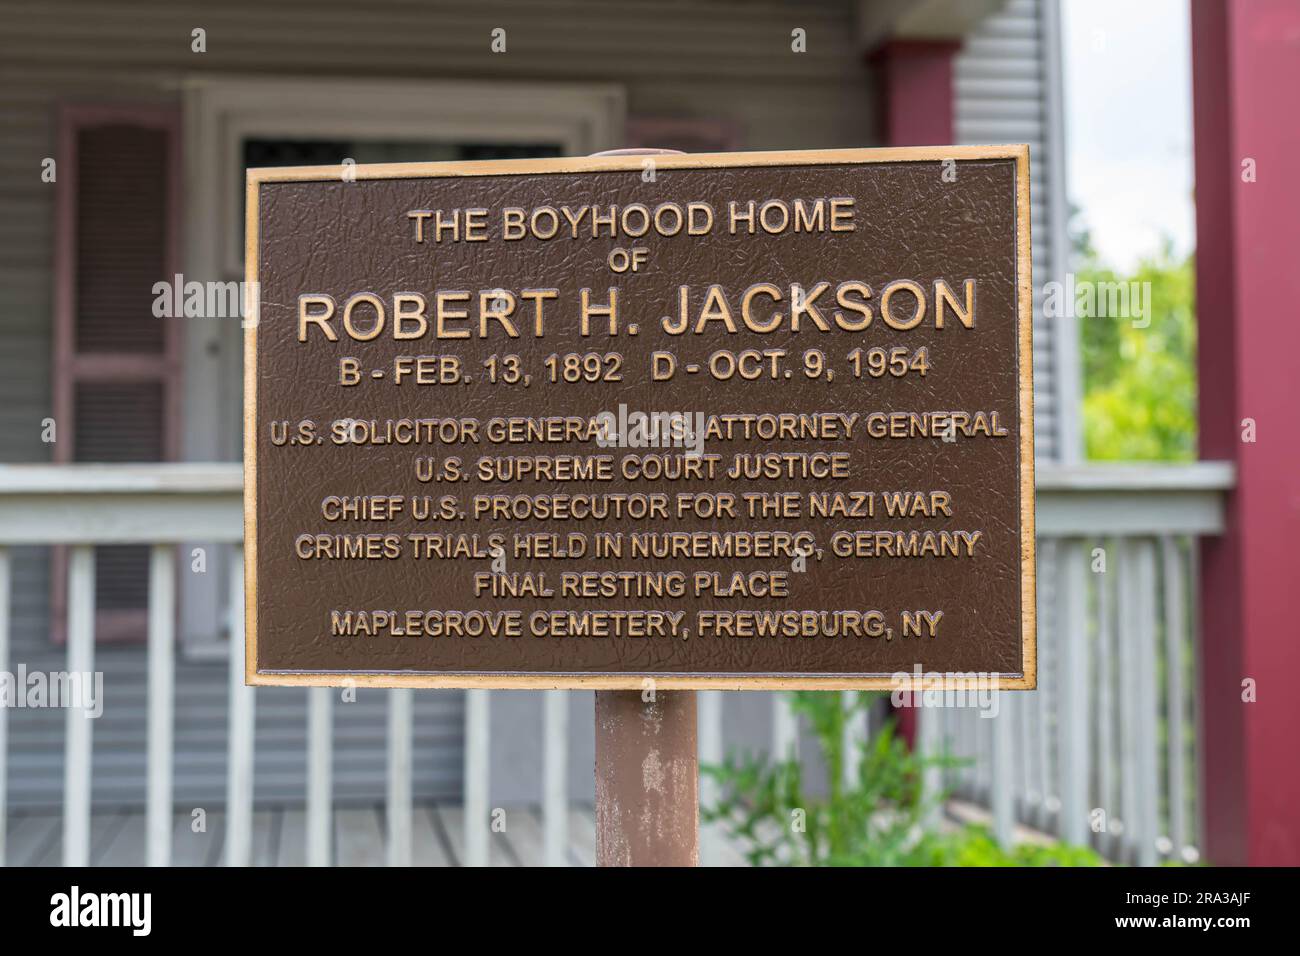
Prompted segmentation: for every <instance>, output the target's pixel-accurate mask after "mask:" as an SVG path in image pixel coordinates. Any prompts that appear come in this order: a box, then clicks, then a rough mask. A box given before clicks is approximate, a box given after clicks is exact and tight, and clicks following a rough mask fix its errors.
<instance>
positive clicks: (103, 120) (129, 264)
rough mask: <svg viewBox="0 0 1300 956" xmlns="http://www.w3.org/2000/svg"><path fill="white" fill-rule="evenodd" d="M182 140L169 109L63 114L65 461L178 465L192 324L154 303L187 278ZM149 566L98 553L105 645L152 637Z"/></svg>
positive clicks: (128, 551) (60, 303)
mask: <svg viewBox="0 0 1300 956" xmlns="http://www.w3.org/2000/svg"><path fill="white" fill-rule="evenodd" d="M178 135H179V123H178V116H177V113H176V111H175V110H173V109H170V108H159V107H146V106H141V107H125V108H123V107H111V108H98V107H69V108H67V109H65V110H64V112H63V116H62V124H61V140H62V141H61V143H60V162H59V178H58V183H57V185H58V197H59V198H58V207H59V234H58V256H57V259H58V263H57V268H56V282H57V283H58V287H57V289H56V303H57V309H56V313H57V314H56V321H55V330H56V331H55V349H54V376H53V382H54V392H55V394H54V407H55V420H56V422H57V423H58V429H59V434H58V441H57V442H56V443H55V446H54V447H55V460H56V461H59V462H96V463H101V462H148V461H165V460H168V459H173V458H174V457H175V452H176V438H177V435H176V427H175V422H176V418H177V415H176V411H177V408H178V403H179V401H180V393H179V388H178V377H179V376H178V372H179V354H178V346H179V340H180V330H179V328H178V324H179V323H180V322H182V321H187V320H185V319H183V318H181V317H174V318H158V317H156V316H155V315H154V309H153V303H154V298H155V294H154V285H155V283H157V282H159V281H163V282H168V283H171V282H172V281H173V277H174V276H175V274H176V273H177V272H178V271H179V269H178V268H177V252H176V249H177V229H178V221H179V220H178V213H179V209H178V208H177V206H178V201H179V188H178V184H179V179H178V176H179V169H178V155H179V142H178ZM188 321H203V320H197V319H191V320H188ZM65 560H66V556H65V555H63V554H56V558H55V563H56V567H55V574H54V575H53V602H52V603H53V605H54V612H55V613H54V616H53V619H54V621H56V622H63V621H64V620H65V619H66V615H65V613H64V605H65V599H66V594H65V592H66V575H65V573H64V568H65V565H64V562H65ZM148 560H149V553H148V546H147V545H143V546H138V545H129V546H118V545H114V546H104V547H100V548H97V549H96V554H95V606H96V612H97V616H96V628H95V631H96V636H97V637H98V638H99V639H100V640H140V639H143V637H144V633H145V632H144V626H145V615H146V607H147V600H148V590H147V588H148ZM60 636H61V635H60V634H58V633H57V626H56V638H57V637H60Z"/></svg>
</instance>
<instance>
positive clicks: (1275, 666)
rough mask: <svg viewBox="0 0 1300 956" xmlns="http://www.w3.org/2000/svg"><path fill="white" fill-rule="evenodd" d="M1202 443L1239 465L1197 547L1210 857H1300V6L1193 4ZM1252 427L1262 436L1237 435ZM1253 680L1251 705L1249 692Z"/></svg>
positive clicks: (1269, 0)
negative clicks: (1224, 512)
mask: <svg viewBox="0 0 1300 956" xmlns="http://www.w3.org/2000/svg"><path fill="white" fill-rule="evenodd" d="M1192 74H1193V94H1194V117H1195V134H1196V146H1195V152H1196V229H1197V252H1196V295H1197V310H1196V311H1197V322H1198V327H1199V335H1200V340H1199V347H1198V353H1199V358H1198V373H1199V387H1200V430H1201V438H1200V445H1201V448H1200V451H1201V457H1202V458H1206V459H1219V460H1231V461H1234V462H1235V463H1236V465H1237V487H1236V490H1235V491H1234V493H1233V494H1232V495H1231V497H1230V500H1229V505H1228V530H1227V533H1226V534H1225V535H1224V536H1223V537H1221V538H1213V539H1207V540H1206V541H1204V542H1203V544H1202V547H1201V555H1202V561H1201V593H1200V601H1201V645H1202V653H1201V670H1202V674H1201V695H1202V727H1201V729H1200V732H1201V739H1202V747H1203V763H1202V788H1203V789H1202V792H1203V793H1204V818H1205V829H1206V834H1205V836H1206V841H1205V842H1206V846H1205V853H1206V858H1207V859H1208V860H1209V862H1211V863H1216V864H1241V863H1247V864H1254V865H1291V866H1294V865H1297V864H1300V693H1297V692H1296V690H1295V686H1294V682H1295V679H1296V675H1297V674H1300V624H1297V616H1296V613H1295V612H1294V610H1293V608H1292V606H1293V604H1294V602H1295V600H1296V598H1297V596H1300V561H1297V560H1296V557H1295V555H1294V553H1293V552H1294V549H1295V545H1296V543H1297V542H1300V423H1298V422H1297V415H1300V262H1298V260H1297V254H1298V253H1300V177H1297V176H1296V174H1295V171H1294V162H1295V157H1296V156H1297V155H1300V124H1298V123H1297V122H1296V119H1295V117H1296V112H1295V111H1296V94H1297V91H1300V4H1298V3H1296V2H1295V0H1229V2H1226V3H1225V2H1224V0H1192ZM1246 419H1249V420H1251V421H1253V423H1254V427H1255V435H1254V438H1255V440H1254V441H1253V442H1248V441H1245V440H1243V431H1244V430H1245V429H1246V427H1247V426H1246V425H1243V420H1246ZM1246 681H1251V682H1253V688H1254V698H1255V699H1254V702H1250V701H1248V700H1243V695H1246V693H1247V691H1246V688H1245V687H1244V686H1243V683H1244V682H1246Z"/></svg>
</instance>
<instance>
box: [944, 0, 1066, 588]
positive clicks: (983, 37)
mask: <svg viewBox="0 0 1300 956" xmlns="http://www.w3.org/2000/svg"><path fill="white" fill-rule="evenodd" d="M1056 2H1057V0H1008V2H1007V3H1006V5H1005V6H1004V7H1003V8H1002V9H1001V10H1000V11H999V12H997V13H994V14H992V15H991V16H989V17H988V18H986V19H985V20H984V21H983V22H982V23H980V24H979V26H977V27H976V28H975V30H974V31H972V33H971V35H970V36H969V37H967V38H966V42H965V44H964V45H963V47H962V50H961V52H960V53H959V54H958V55H957V59H956V63H955V64H954V69H953V85H954V95H955V97H956V108H955V119H956V132H957V141H958V142H959V143H1009V142H1011V143H1028V144H1029V168H1030V195H1031V197H1032V216H1031V218H1032V222H1031V226H1030V228H1031V232H1032V235H1033V261H1034V312H1035V317H1034V443H1035V451H1036V453H1037V457H1038V458H1039V459H1050V458H1061V457H1064V449H1065V447H1066V445H1065V443H1063V434H1064V430H1065V429H1067V428H1068V427H1069V422H1064V421H1063V417H1064V415H1069V414H1073V408H1072V403H1069V404H1067V407H1066V409H1065V411H1064V415H1063V411H1062V404H1063V403H1062V399H1061V395H1062V392H1061V389H1062V388H1063V387H1065V386H1063V384H1062V379H1061V376H1062V375H1063V374H1064V375H1065V376H1066V377H1067V378H1068V379H1069V381H1071V382H1073V381H1077V377H1076V378H1071V376H1072V375H1075V374H1076V373H1075V371H1074V369H1073V366H1072V365H1071V364H1070V363H1077V361H1078V358H1077V346H1075V345H1074V344H1073V343H1072V342H1071V341H1069V340H1070V339H1071V338H1072V334H1066V335H1062V334H1059V333H1058V330H1057V327H1056V326H1057V322H1058V320H1055V319H1053V320H1047V319H1045V318H1044V317H1043V312H1042V300H1043V293H1042V289H1043V285H1044V283H1046V282H1048V281H1050V280H1052V279H1054V278H1058V277H1059V275H1058V273H1059V272H1060V270H1062V269H1063V268H1064V263H1065V261H1066V250H1064V249H1062V248H1059V246H1061V245H1062V244H1063V242H1064V236H1063V229H1061V228H1059V224H1058V221H1057V219H1056V218H1054V216H1055V215H1057V214H1059V212H1060V211H1061V210H1063V209H1064V203H1065V195H1064V183H1063V182H1061V181H1060V179H1061V176H1060V173H1059V170H1060V169H1061V168H1062V167H1061V160H1062V159H1063V157H1062V156H1061V155H1060V153H1061V146H1060V140H1059V129H1058V128H1055V127H1054V125H1053V124H1054V123H1055V122H1058V121H1059V119H1060V117H1059V110H1058V108H1057V107H1055V106H1054V105H1053V98H1054V96H1055V95H1056V89H1057V88H1056V87H1054V85H1053V84H1054V82H1055V79H1054V72H1053V71H1054V70H1055V69H1056V59H1055V53H1054V47H1053V44H1052V42H1051V36H1052V30H1051V16H1052V14H1053V11H1054V6H1053V5H1054V4H1055V3H1056ZM1065 394H1069V393H1068V391H1067V392H1066V393H1065ZM1041 578H1042V575H1041V574H1040V579H1041Z"/></svg>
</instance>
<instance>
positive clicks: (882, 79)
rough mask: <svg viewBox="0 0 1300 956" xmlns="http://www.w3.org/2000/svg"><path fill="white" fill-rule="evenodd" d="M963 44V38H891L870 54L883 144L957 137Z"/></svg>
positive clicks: (940, 142) (913, 143)
mask: <svg viewBox="0 0 1300 956" xmlns="http://www.w3.org/2000/svg"><path fill="white" fill-rule="evenodd" d="M960 48H961V42H960V41H958V40H890V41H888V42H886V43H884V44H882V45H881V46H879V47H877V48H876V50H875V51H873V52H872V53H871V55H870V56H869V57H868V58H867V59H868V61H869V62H870V63H871V65H872V66H873V67H875V71H876V90H877V92H878V98H877V109H878V110H879V134H880V142H881V145H884V146H946V145H947V144H949V143H951V142H952V141H953V137H954V135H955V134H954V132H953V130H954V123H953V90H952V60H953V57H954V56H955V55H956V54H957V51H958V50H959V49H960Z"/></svg>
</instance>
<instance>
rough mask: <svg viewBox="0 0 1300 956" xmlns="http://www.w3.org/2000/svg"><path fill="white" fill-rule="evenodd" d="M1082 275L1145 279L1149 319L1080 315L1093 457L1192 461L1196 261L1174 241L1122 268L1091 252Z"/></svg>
mask: <svg viewBox="0 0 1300 956" xmlns="http://www.w3.org/2000/svg"><path fill="white" fill-rule="evenodd" d="M1085 262H1086V264H1085V267H1084V268H1083V269H1081V270H1080V271H1079V273H1078V280H1079V282H1080V283H1081V284H1082V283H1091V284H1093V285H1106V284H1113V283H1121V282H1122V283H1125V284H1127V283H1138V284H1144V285H1145V287H1146V288H1147V289H1149V290H1150V306H1151V315H1150V317H1149V318H1150V321H1149V323H1147V322H1134V321H1133V320H1132V319H1130V318H1116V317H1092V318H1083V319H1080V320H1079V333H1080V338H1081V344H1082V347H1083V378H1084V398H1083V422H1084V432H1085V440H1086V443H1087V451H1088V457H1089V458H1091V459H1095V460H1111V461H1116V460H1121V461H1122V460H1130V461H1190V460H1192V459H1194V458H1195V457H1196V437H1197V429H1196V305H1195V289H1196V275H1195V264H1194V261H1193V259H1192V257H1191V256H1187V257H1185V258H1182V259H1175V258H1174V257H1173V256H1172V254H1171V253H1170V252H1169V250H1168V248H1166V249H1165V250H1164V251H1162V252H1161V253H1159V254H1158V255H1155V256H1151V257H1148V258H1146V259H1144V260H1142V262H1141V263H1139V265H1138V267H1137V269H1136V270H1135V271H1134V272H1133V273H1132V274H1131V275H1123V276H1122V275H1119V274H1117V273H1116V272H1114V271H1113V270H1111V269H1108V268H1106V267H1104V266H1103V265H1101V264H1100V263H1099V262H1098V261H1097V260H1096V258H1095V257H1091V256H1089V257H1088V258H1086V260H1085Z"/></svg>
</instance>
